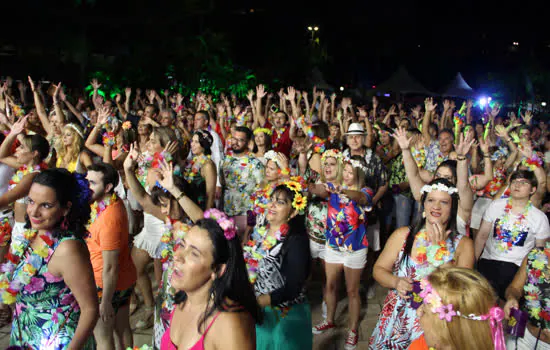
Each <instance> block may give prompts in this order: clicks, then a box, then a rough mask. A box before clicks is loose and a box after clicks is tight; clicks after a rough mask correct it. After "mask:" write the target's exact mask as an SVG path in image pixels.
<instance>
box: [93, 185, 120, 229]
mask: <svg viewBox="0 0 550 350" xmlns="http://www.w3.org/2000/svg"><path fill="white" fill-rule="evenodd" d="M117 199H118V197H117V195H116V193H114V192H113V194H112V195H111V196H109V197H107V198H104V199H103V200H100V201H99V202H98V201H95V202H94V203H93V204H92V205H91V206H90V208H91V209H92V212H91V213H90V221H88V226H87V227H88V229H89V228H90V226H92V224H93V223H94V221H96V219H97V218H98V217H99V215H101V213H103V212H104V211H105V210H106V209H107V207H109V206H110V205H111V204H113V203H115V202H116V201H117Z"/></svg>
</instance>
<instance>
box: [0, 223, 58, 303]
mask: <svg viewBox="0 0 550 350" xmlns="http://www.w3.org/2000/svg"><path fill="white" fill-rule="evenodd" d="M37 234H38V231H36V230H26V231H25V232H23V237H24V239H23V240H21V241H12V243H11V247H10V252H8V254H6V262H5V263H4V264H2V265H1V266H0V270H1V271H2V274H1V275H0V297H1V298H2V304H6V305H11V304H13V303H14V302H15V300H16V297H17V294H18V293H19V292H20V291H21V289H23V288H24V287H25V286H27V285H28V284H29V283H30V282H31V279H32V277H34V276H35V275H36V274H37V273H38V271H39V270H40V269H41V268H42V266H43V265H44V263H48V261H49V258H50V257H51V256H52V254H53V252H54V250H53V246H54V244H55V242H56V241H57V240H56V239H55V238H53V236H52V235H51V233H50V232H46V233H44V234H41V235H40V238H42V240H43V241H44V244H43V245H42V246H40V247H38V248H36V249H31V253H30V254H27V255H26V256H25V253H26V252H27V250H28V249H29V248H30V245H31V242H32V241H33V240H34V238H35V237H36V235H37ZM22 260H23V261H24V265H23V266H22V268H21V269H18V270H17V272H16V269H17V267H18V266H19V264H20V262H21V261H22Z"/></svg>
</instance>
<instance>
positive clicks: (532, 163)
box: [521, 153, 543, 171]
mask: <svg viewBox="0 0 550 350" xmlns="http://www.w3.org/2000/svg"><path fill="white" fill-rule="evenodd" d="M521 164H523V165H524V166H526V167H528V168H529V170H531V171H535V170H536V169H537V168H541V167H542V164H543V163H542V159H541V158H540V157H539V156H538V154H536V153H533V155H532V156H531V158H523V160H522V161H521Z"/></svg>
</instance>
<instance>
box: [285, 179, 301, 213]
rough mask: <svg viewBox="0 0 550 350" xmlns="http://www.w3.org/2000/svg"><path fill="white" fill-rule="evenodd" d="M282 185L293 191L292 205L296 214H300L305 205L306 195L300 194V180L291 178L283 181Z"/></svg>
mask: <svg viewBox="0 0 550 350" xmlns="http://www.w3.org/2000/svg"><path fill="white" fill-rule="evenodd" d="M282 185H284V186H285V187H286V188H288V189H289V190H291V191H293V192H294V200H293V201H292V207H293V208H294V209H296V211H297V212H298V214H300V215H302V214H303V213H304V210H305V209H306V206H307V197H306V196H304V195H303V194H302V189H303V186H302V184H301V183H300V181H297V180H295V179H291V180H288V181H285V182H283V183H282Z"/></svg>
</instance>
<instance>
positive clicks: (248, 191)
mask: <svg viewBox="0 0 550 350" xmlns="http://www.w3.org/2000/svg"><path fill="white" fill-rule="evenodd" d="M252 136H253V134H252V131H251V130H250V129H249V128H247V127H246V126H238V127H237V128H236V129H235V135H233V138H232V144H231V149H232V151H233V153H232V154H228V155H226V156H225V159H224V161H223V162H222V166H221V170H222V171H221V176H220V177H221V182H222V185H223V188H224V202H223V210H224V211H225V212H226V213H227V215H228V216H230V217H233V218H234V219H235V224H236V225H237V229H238V230H239V234H240V235H241V237H242V234H243V232H244V229H245V228H246V212H247V211H248V210H251V209H252V200H251V199H250V197H251V195H252V194H253V193H254V192H255V191H256V188H257V187H258V185H259V183H260V182H261V181H262V178H263V176H264V166H263V164H262V162H261V161H260V160H259V159H258V158H256V157H254V155H253V154H252V153H249V152H248V144H249V142H250V140H251V139H252Z"/></svg>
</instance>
